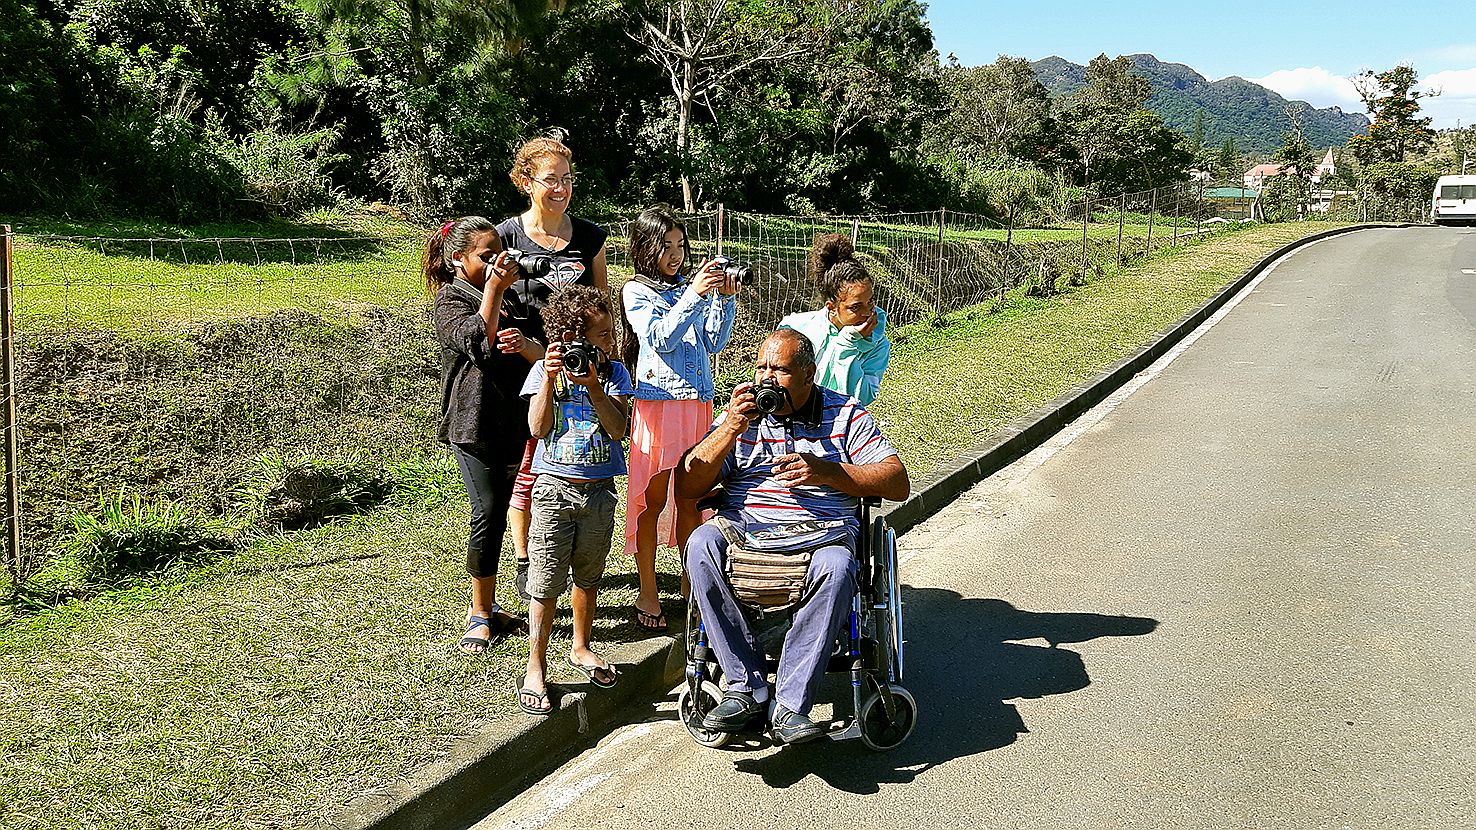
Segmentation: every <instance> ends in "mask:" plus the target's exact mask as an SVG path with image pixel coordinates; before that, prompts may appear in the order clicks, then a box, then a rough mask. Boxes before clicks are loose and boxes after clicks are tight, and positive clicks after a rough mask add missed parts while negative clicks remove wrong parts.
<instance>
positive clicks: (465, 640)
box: [457, 616, 506, 657]
mask: <svg viewBox="0 0 1476 830" xmlns="http://www.w3.org/2000/svg"><path fill="white" fill-rule="evenodd" d="M482 626H486V627H487V631H488V633H489V634H490V633H492V623H491V621H490V620H488V619H487V618H486V617H473V616H467V618H466V636H464V637H462V638H461V642H460V643H458V644H457V648H459V649H461V653H462V654H467V655H471V656H473V657H475V656H476V655H478V654H482V653H484V652H486V651H487V649H488V648H490V647H491V644H492V638H491V637H473V636H472V634H471V633H472V632H473V631H475V630H476V629H478V628H480V627H482ZM504 636H506V635H504Z"/></svg>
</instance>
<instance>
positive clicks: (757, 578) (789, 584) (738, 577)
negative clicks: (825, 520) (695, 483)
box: [713, 516, 829, 614]
mask: <svg viewBox="0 0 1476 830" xmlns="http://www.w3.org/2000/svg"><path fill="white" fill-rule="evenodd" d="M713 521H714V523H715V524H716V525H717V527H718V530H720V531H722V534H723V538H725V539H727V540H728V556H727V559H728V566H727V570H728V582H729V584H731V585H732V586H733V595H734V596H735V597H737V598H738V601H739V602H741V603H743V604H744V605H747V606H749V607H750V608H756V609H758V610H760V611H762V612H764V613H766V614H767V613H772V612H776V611H784V610H786V609H788V608H791V607H793V606H794V605H795V604H796V603H798V602H799V600H800V596H801V595H802V594H803V593H804V590H805V578H806V577H807V576H808V575H809V572H810V559H811V557H813V556H814V554H815V551H816V550H817V549H819V548H820V547H822V546H823V545H810V546H806V547H803V548H798V549H795V550H755V549H754V548H753V547H752V546H750V545H747V544H746V540H745V538H744V536H743V534H742V533H740V532H739V531H738V530H737V529H736V528H735V527H733V525H732V523H731V522H729V521H728V520H727V519H724V518H722V517H721V516H719V517H717V518H716V519H714V520H713ZM825 544H829V543H828V542H827V543H825Z"/></svg>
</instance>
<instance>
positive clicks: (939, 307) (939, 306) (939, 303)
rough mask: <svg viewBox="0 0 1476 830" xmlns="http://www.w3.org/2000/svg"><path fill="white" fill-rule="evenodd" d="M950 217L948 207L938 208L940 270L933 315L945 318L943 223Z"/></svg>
mask: <svg viewBox="0 0 1476 830" xmlns="http://www.w3.org/2000/svg"><path fill="white" fill-rule="evenodd" d="M947 219H948V208H938V271H937V277H936V279H937V291H936V293H935V294H934V297H933V316H934V317H935V318H937V319H939V320H942V319H943V224H944V222H946V221H947Z"/></svg>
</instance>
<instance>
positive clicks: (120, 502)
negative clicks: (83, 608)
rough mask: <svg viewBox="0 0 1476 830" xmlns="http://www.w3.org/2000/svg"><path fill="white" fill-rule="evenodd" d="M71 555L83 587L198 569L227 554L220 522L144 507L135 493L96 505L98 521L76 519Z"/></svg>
mask: <svg viewBox="0 0 1476 830" xmlns="http://www.w3.org/2000/svg"><path fill="white" fill-rule="evenodd" d="M73 522H74V525H75V532H74V533H73V535H72V539H71V542H70V545H69V547H70V550H71V552H72V554H73V556H74V557H75V558H76V560H77V565H78V568H79V570H80V571H81V575H82V578H83V580H84V581H87V582H98V581H106V580H111V579H116V578H118V577H122V576H128V575H131V574H139V573H147V572H150V571H154V570H158V569H160V568H163V567H167V566H169V565H172V564H175V563H197V562H200V561H202V560H204V559H207V558H210V557H213V556H218V555H220V554H223V553H226V552H229V551H230V550H231V547H232V545H231V542H230V540H229V538H228V536H229V533H228V531H227V530H226V528H225V526H224V525H223V524H221V523H220V522H219V521H216V520H213V519H210V518H207V517H205V516H202V515H200V514H199V513H197V512H195V511H193V510H191V509H190V508H187V507H184V506H183V505H180V504H178V503H176V502H157V503H156V502H145V501H143V499H142V498H140V497H139V495H138V494H137V493H134V494H132V495H131V496H126V495H124V494H122V493H119V494H118V495H117V496H116V497H113V498H109V497H108V496H106V495H104V496H102V497H101V498H100V499H99V509H98V513H97V514H96V515H94V514H91V513H81V514H78V515H77V516H76V517H75V518H74V519H73Z"/></svg>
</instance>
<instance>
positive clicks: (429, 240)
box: [420, 216, 497, 299]
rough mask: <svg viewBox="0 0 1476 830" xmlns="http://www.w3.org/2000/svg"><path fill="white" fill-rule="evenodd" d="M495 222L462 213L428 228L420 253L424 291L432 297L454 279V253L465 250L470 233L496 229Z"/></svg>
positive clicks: (469, 239)
mask: <svg viewBox="0 0 1476 830" xmlns="http://www.w3.org/2000/svg"><path fill="white" fill-rule="evenodd" d="M496 230H497V224H496V223H494V222H493V221H492V220H491V219H487V218H485V217H482V216H463V217H461V218H460V219H452V220H451V221H449V222H447V223H446V224H444V225H442V226H440V227H439V228H437V229H435V230H433V231H431V233H430V236H428V237H426V239H425V248H424V250H422V251H421V253H420V272H421V274H422V275H423V276H424V277H425V293H426V294H428V295H429V296H430V297H431V299H435V296H436V292H437V291H440V290H441V288H442V287H443V286H447V285H450V284H451V281H452V280H454V279H456V266H455V265H453V264H451V261H452V260H453V259H455V258H456V254H459V253H461V252H462V251H465V250H466V249H467V247H468V246H469V244H470V242H471V235H472V234H474V233H484V232H486V231H496Z"/></svg>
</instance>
